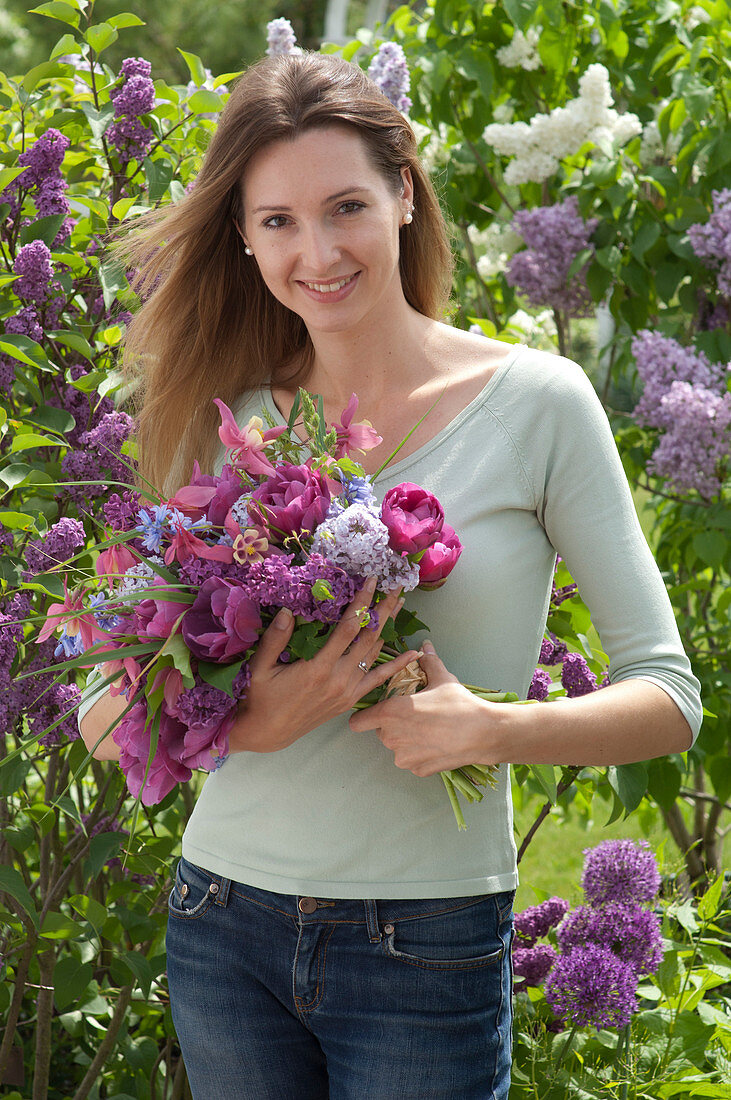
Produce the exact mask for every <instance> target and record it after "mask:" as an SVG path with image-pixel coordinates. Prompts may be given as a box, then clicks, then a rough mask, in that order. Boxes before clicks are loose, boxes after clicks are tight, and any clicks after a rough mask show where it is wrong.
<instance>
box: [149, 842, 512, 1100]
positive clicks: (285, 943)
mask: <svg viewBox="0 0 731 1100" xmlns="http://www.w3.org/2000/svg"><path fill="white" fill-rule="evenodd" d="M512 902H513V892H512V891H510V892H507V893H502V894H490V895H481V896H478V897H458V898H427V899H424V900H418V901H407V900H400V901H379V900H375V901H374V900H365V901H352V900H333V899H330V898H306V897H297V896H295V895H289V894H274V893H270V892H268V891H266V890H258V889H256V888H254V887H251V886H246V885H243V884H242V883H238V882H234V881H231V880H230V879H225V878H221V877H220V876H219V875H215V874H212V873H209V872H208V871H205V870H203V869H202V868H200V867H196V866H194V865H193V864H191V863H188V862H187V861H186V860H181V861H180V863H179V865H178V869H177V874H176V881H175V887H174V889H173V891H172V893H171V895H170V904H169V910H170V915H169V920H168V931H167V955H168V980H169V983H170V998H171V1006H172V1014H173V1020H174V1023H175V1028H176V1030H177V1034H178V1039H179V1041H180V1045H181V1048H182V1051H183V1058H184V1060H185V1065H186V1068H187V1071H188V1078H189V1080H190V1084H191V1088H192V1091H193V1096H194V1098H195V1100H507V1097H508V1091H509V1088H510V1056H511V1023H512V1006H511V996H512V984H511V970H510V941H511V937H512Z"/></svg>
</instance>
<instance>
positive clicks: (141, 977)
mask: <svg viewBox="0 0 731 1100" xmlns="http://www.w3.org/2000/svg"><path fill="white" fill-rule="evenodd" d="M121 961H122V962H123V963H124V964H125V965H126V966H128V967H129V969H130V970H131V971H132V973H133V974H134V976H135V978H136V979H137V982H138V983H139V986H140V989H141V990H142V994H143V996H145V997H148V996H149V994H150V986H151V985H152V978H153V974H152V967H151V966H150V963H149V960H148V959H146V958H145V956H144V955H141V954H140V953H139V952H138V951H125V953H124V955H122V957H121Z"/></svg>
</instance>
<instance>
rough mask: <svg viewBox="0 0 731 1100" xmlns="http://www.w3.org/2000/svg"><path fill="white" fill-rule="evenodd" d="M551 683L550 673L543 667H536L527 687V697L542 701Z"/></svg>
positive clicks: (545, 697)
mask: <svg viewBox="0 0 731 1100" xmlns="http://www.w3.org/2000/svg"><path fill="white" fill-rule="evenodd" d="M552 683H553V681H552V680H551V676H550V673H548V672H546V670H545V669H543V668H537V669H536V670H535V672H534V673H533V679H532V680H531V682H530V687H529V688H528V698H529V699H536V700H537V701H538V702H539V703H542V702H543V701H544V700H545V699H547V698H548V692H549V691H550V689H551V684H552Z"/></svg>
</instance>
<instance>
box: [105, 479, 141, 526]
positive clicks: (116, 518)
mask: <svg viewBox="0 0 731 1100" xmlns="http://www.w3.org/2000/svg"><path fill="white" fill-rule="evenodd" d="M140 499H141V498H140V494H139V493H138V492H136V491H135V490H134V489H124V490H123V492H122V493H111V494H110V496H109V497H107V499H106V500H105V502H104V504H103V505H102V511H103V513H104V519H105V520H106V522H107V523H108V524H109V526H110V527H111V528H112V530H113V531H132V530H134V528H135V527H136V526H137V513H138V512H139V509H140Z"/></svg>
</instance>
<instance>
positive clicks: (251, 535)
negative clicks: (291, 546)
mask: <svg viewBox="0 0 731 1100" xmlns="http://www.w3.org/2000/svg"><path fill="white" fill-rule="evenodd" d="M268 549H269V540H268V539H267V538H265V537H264V535H263V534H262V532H261V531H260V530H259V529H258V528H256V527H247V528H246V530H245V531H242V532H240V533H239V534H238V535H237V536H236V538H235V539H234V542H233V555H234V561H236V562H238V563H239V565H253V564H254V562H256V561H264V557H265V556H266V553H267V550H268Z"/></svg>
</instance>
